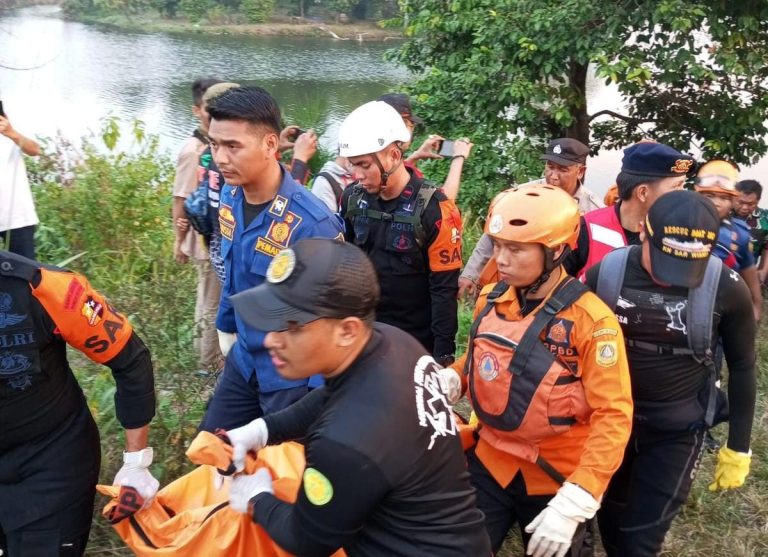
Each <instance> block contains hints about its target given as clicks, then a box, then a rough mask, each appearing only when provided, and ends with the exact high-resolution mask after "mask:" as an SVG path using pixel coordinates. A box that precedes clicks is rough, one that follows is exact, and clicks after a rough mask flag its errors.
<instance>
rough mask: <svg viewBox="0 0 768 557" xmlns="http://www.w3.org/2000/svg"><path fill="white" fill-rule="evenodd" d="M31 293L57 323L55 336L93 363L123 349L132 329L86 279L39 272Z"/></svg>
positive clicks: (48, 271)
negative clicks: (37, 280) (38, 279)
mask: <svg viewBox="0 0 768 557" xmlns="http://www.w3.org/2000/svg"><path fill="white" fill-rule="evenodd" d="M40 273H41V279H40V283H39V284H38V285H37V286H36V287H34V288H33V289H32V294H33V295H34V296H35V298H37V299H38V301H39V302H40V303H41V304H42V306H43V307H44V308H45V311H46V312H47V313H48V315H50V317H51V319H52V320H53V322H54V323H55V324H56V331H55V332H56V333H57V334H59V335H61V337H62V338H63V339H64V340H65V341H66V342H67V344H69V345H70V346H72V347H73V348H77V349H78V350H79V351H80V352H82V353H83V354H85V355H86V356H88V357H89V358H90V359H91V360H93V361H94V362H97V363H100V364H104V363H106V362H108V361H110V360H111V359H112V358H114V357H115V356H117V354H118V353H119V352H120V351H121V350H122V349H123V347H124V346H125V344H126V343H127V342H128V339H130V338H131V333H132V332H133V328H132V327H131V324H130V323H129V322H128V320H127V319H126V318H125V317H123V316H122V315H120V314H119V313H117V311H115V309H114V308H113V307H112V306H110V305H109V302H107V300H106V298H104V296H102V295H101V294H99V293H98V292H96V290H94V289H93V288H91V285H90V284H89V283H88V280H87V279H86V278H85V277H83V276H82V275H79V274H77V273H72V272H69V271H59V270H51V269H46V268H41V269H40Z"/></svg>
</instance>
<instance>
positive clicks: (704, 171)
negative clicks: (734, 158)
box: [695, 160, 739, 197]
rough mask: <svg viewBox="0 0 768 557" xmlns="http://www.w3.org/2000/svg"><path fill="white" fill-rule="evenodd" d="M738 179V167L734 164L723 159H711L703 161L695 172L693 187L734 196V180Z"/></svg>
mask: <svg viewBox="0 0 768 557" xmlns="http://www.w3.org/2000/svg"><path fill="white" fill-rule="evenodd" d="M738 181H739V169H738V167H737V166H736V165H734V164H732V163H730V162H728V161H724V160H712V161H709V162H707V163H704V164H703V165H702V167H701V168H700V169H699V171H698V172H697V173H696V183H695V188H696V191H697V192H700V193H704V192H715V193H725V194H727V195H731V196H733V197H736V196H738V195H739V192H738V191H736V182H738Z"/></svg>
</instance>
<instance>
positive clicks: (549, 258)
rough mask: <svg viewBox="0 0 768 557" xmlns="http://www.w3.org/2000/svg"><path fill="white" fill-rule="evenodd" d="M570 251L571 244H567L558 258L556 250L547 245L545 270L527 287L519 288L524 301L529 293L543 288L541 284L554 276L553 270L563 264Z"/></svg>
mask: <svg viewBox="0 0 768 557" xmlns="http://www.w3.org/2000/svg"><path fill="white" fill-rule="evenodd" d="M569 253H571V246H568V245H566V246H565V249H563V253H561V254H560V257H558V258H555V250H553V249H552V248H547V247H545V248H544V272H543V273H541V275H539V278H537V279H536V280H535V281H533V282H532V283H531V284H529V285H528V286H526V287H525V288H520V289H518V291H519V292H520V296H521V298H522V301H523V302H525V298H526V296H527V295H528V294H535V293H536V291H537V290H538V289H539V288H541V285H542V284H544V283H545V282H547V281H548V280H549V277H550V276H552V271H554V270H555V269H557V268H558V267H559V266H560V265H561V264H562V262H563V260H564V259H565V258H566V256H567V255H568V254H569Z"/></svg>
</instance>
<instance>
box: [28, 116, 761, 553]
mask: <svg viewBox="0 0 768 557" xmlns="http://www.w3.org/2000/svg"><path fill="white" fill-rule="evenodd" d="M115 134H116V131H115V128H114V127H112V128H109V127H107V128H106V129H105V134H104V140H105V143H106V145H98V146H94V145H86V146H85V147H84V148H78V149H76V153H75V155H76V156H74V157H72V156H70V157H69V159H70V160H74V159H79V160H82V164H81V165H80V166H78V167H77V168H75V169H74V173H73V175H69V174H67V173H66V172H64V173H63V174H64V175H65V176H67V179H66V180H64V181H62V180H61V179H60V178H59V177H60V176H61V175H62V168H61V166H60V161H61V160H63V159H64V158H65V157H61V155H67V154H69V155H72V154H73V153H72V148H71V147H70V148H68V147H66V146H63V145H59V146H58V147H57V148H54V147H55V146H54V145H52V144H49V145H48V147H47V150H48V151H49V152H56V151H58V156H54V157H50V158H44V159H43V161H42V162H40V163H36V164H34V165H31V167H30V174H31V176H32V181H33V183H34V184H35V187H34V193H35V197H36V203H37V208H38V212H39V215H40V220H41V223H42V224H41V225H40V229H39V234H38V240H39V256H40V258H41V259H42V260H44V261H47V262H51V263H60V262H63V261H66V260H70V262H69V263H67V265H68V266H69V267H70V268H72V269H75V270H78V271H81V272H84V273H85V274H87V276H88V277H89V279H90V280H91V282H92V284H93V285H94V286H95V287H96V288H98V289H99V290H101V291H102V292H103V293H104V294H106V295H108V296H109V298H110V301H111V302H112V303H113V304H114V306H115V307H117V308H119V309H120V310H121V311H123V312H124V313H125V314H126V315H127V316H128V317H129V319H130V320H131V321H132V323H133V324H134V327H135V329H136V330H137V331H138V333H139V334H140V335H141V336H142V338H143V339H144V340H145V341H146V343H147V345H148V346H149V348H150V350H151V352H152V357H153V361H154V365H155V377H156V384H157V392H158V409H157V416H156V418H155V420H154V421H153V423H152V426H151V427H152V429H151V438H150V442H151V444H152V445H153V446H154V447H155V454H156V458H155V463H154V464H153V466H152V471H153V473H154V474H155V475H156V477H157V478H158V479H159V480H160V482H161V484H162V485H165V484H167V483H168V482H170V481H172V480H173V479H175V478H177V477H179V476H180V475H182V474H183V473H185V472H187V471H188V470H189V469H190V465H189V463H188V462H187V460H186V458H185V457H184V450H185V448H186V447H187V445H188V444H189V442H190V441H191V439H192V438H193V437H194V435H195V431H196V426H197V424H198V423H199V420H200V418H201V416H202V412H203V406H204V402H205V399H206V398H207V395H208V394H209V392H210V390H211V385H210V381H209V380H207V379H204V378H200V377H198V376H197V375H195V373H194V371H195V369H196V365H195V360H196V357H195V353H194V351H193V348H192V341H193V338H194V334H195V331H194V328H193V326H192V322H193V315H194V298H195V295H194V289H195V272H194V269H193V268H191V265H178V264H176V263H175V262H174V260H173V250H172V247H173V234H172V229H171V222H170V204H171V183H172V177H173V164H172V161H171V160H169V159H168V158H167V157H165V156H162V155H160V154H159V153H158V151H157V145H156V142H155V141H153V140H152V139H151V138H147V137H145V136H144V135H143V133H142V132H141V128H140V127H139V128H137V129H136V130H135V135H136V141H137V143H138V144H139V145H140V149H138V152H136V153H133V154H123V153H116V152H112V151H110V150H109V149H108V148H106V147H108V145H114V144H115V143H116V141H117V137H116V136H115ZM480 233H481V229H480V227H479V226H478V224H477V223H470V224H469V225H468V226H467V233H466V235H465V238H466V240H467V241H466V244H465V254H464V255H465V256H468V255H469V254H470V253H471V250H472V247H473V246H474V243H475V242H476V240H477V238H478V237H479V236H480ZM73 257H74V259H72V258H73ZM766 310H768V305H767V307H766ZM470 321H471V308H470V307H469V306H467V305H463V306H462V308H461V329H460V331H459V335H458V342H459V345H460V349H463V347H464V343H465V342H466V334H467V330H468V327H469V323H470ZM758 348H759V352H758V362H759V367H758V389H759V395H758V402H757V408H756V413H755V423H754V430H753V437H752V451H753V461H752V472H751V475H750V477H749V479H748V480H747V483H746V485H745V486H744V488H742V489H740V490H736V491H732V492H726V493H716V494H713V493H710V492H709V491H708V490H707V485H708V483H709V482H710V481H711V478H712V474H713V470H714V463H715V458H714V456H713V455H706V456H705V458H704V460H703V463H702V467H701V469H700V470H699V473H698V477H697V479H696V481H695V483H694V487H693V491H692V493H691V496H690V497H689V499H688V502H687V504H686V505H685V508H684V510H683V512H682V513H681V515H680V516H679V517H678V518H677V519H676V520H675V522H674V524H673V527H672V530H671V532H670V534H669V536H668V539H667V543H666V546H665V550H664V553H663V555H665V556H667V557H673V556H674V557H693V556H700V555H707V556H713V557H724V556H729V557H730V556H733V557H763V556H765V555H768V396H766V393H768V325H766V323H765V321H764V322H763V325H762V326H761V328H760V333H759V336H758ZM70 355H71V358H72V364H73V368H74V369H75V372H76V375H77V377H78V380H79V381H80V384H81V385H82V387H83V390H84V391H85V393H86V396H87V397H88V400H89V405H90V407H91V410H92V412H93V414H94V416H95V418H96V421H97V423H98V424H99V429H100V431H101V444H102V455H103V460H102V464H103V465H102V471H101V481H102V482H104V483H109V482H111V480H112V478H113V477H114V474H115V472H116V471H117V469H118V468H119V466H120V460H121V458H120V457H121V451H122V447H123V437H122V431H121V428H120V427H119V425H118V423H117V421H116V419H115V416H114V408H113V400H112V397H113V395H114V390H115V387H114V382H113V380H112V377H111V374H110V372H109V370H108V369H107V368H104V367H102V366H96V365H94V364H91V363H89V362H87V361H85V360H84V359H83V358H82V357H80V356H79V355H78V354H77V353H76V352H73V351H70ZM726 430H727V428H726V427H723V426H720V427H719V428H717V430H716V431H715V437H717V438H718V439H719V440H721V441H724V439H725V437H726ZM104 503H105V500H104V498H103V497H99V498H98V499H97V510H96V513H95V515H94V523H93V529H92V532H91V541H90V544H89V549H88V551H87V553H86V555H93V556H96V555H121V556H122V555H125V556H128V555H131V552H130V551H129V550H128V549H126V548H125V547H124V546H123V544H122V541H121V540H120V539H119V538H118V537H117V536H116V535H115V534H114V532H113V530H112V528H111V526H110V525H109V524H108V523H107V521H106V520H105V519H103V518H102V517H101V516H100V512H99V510H100V508H101V507H102V506H103V504H104ZM517 539H518V537H517V536H516V535H513V536H512V537H511V538H510V541H509V543H508V544H507V546H505V548H504V549H503V550H502V552H501V553H500V554H499V555H500V556H502V557H512V556H513V555H515V556H517V555H521V554H522V553H521V550H520V545H519V542H518V541H517ZM597 555H598V556H600V555H602V553H601V552H599V551H598V552H597Z"/></svg>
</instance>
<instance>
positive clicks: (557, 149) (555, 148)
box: [539, 137, 589, 166]
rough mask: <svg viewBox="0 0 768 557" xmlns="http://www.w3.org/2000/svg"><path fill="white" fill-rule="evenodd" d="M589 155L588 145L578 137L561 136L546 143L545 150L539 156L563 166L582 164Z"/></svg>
mask: <svg viewBox="0 0 768 557" xmlns="http://www.w3.org/2000/svg"><path fill="white" fill-rule="evenodd" d="M588 156H589V147H587V146H586V145H584V144H583V143H582V142H581V141H579V140H578V139H572V138H570V137H561V138H558V139H553V140H552V141H550V142H549V145H547V151H546V152H545V153H544V154H543V155H541V156H540V157H539V158H540V159H541V160H543V161H552V162H554V163H555V164H561V165H563V166H573V165H574V164H584V163H586V162H587V157H588Z"/></svg>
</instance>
